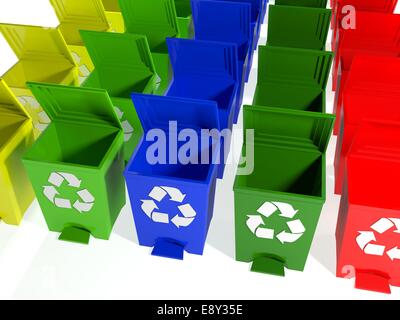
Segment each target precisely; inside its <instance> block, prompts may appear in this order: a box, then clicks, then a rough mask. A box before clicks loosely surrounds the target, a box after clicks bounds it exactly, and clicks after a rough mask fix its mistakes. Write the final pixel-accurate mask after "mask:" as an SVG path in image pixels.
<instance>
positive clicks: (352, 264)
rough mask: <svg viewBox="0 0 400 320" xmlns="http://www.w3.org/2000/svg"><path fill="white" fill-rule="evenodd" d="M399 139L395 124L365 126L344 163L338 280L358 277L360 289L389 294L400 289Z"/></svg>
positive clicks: (398, 131) (339, 221) (337, 233)
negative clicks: (398, 287) (399, 228)
mask: <svg viewBox="0 0 400 320" xmlns="http://www.w3.org/2000/svg"><path fill="white" fill-rule="evenodd" d="M399 134H400V126H399V122H393V121H390V122H388V123H385V121H379V122H378V121H376V122H370V121H369V122H364V123H363V125H362V126H361V127H360V129H359V130H358V133H357V135H356V137H355V138H354V142H353V145H352V146H351V149H350V151H349V154H348V157H347V162H346V170H345V177H346V178H345V184H344V185H345V188H344V194H343V197H342V200H341V204H340V210H339V217H338V224H337V229H336V242H337V276H338V277H346V278H352V277H356V287H357V288H359V289H367V290H374V291H380V292H385V293H390V285H394V286H399V285H400V272H399V270H400V269H399V264H400V255H399V253H400V252H399V250H398V227H399V221H400V215H399V209H400V204H399V200H398V197H397V182H396V181H398V180H397V179H398V178H399V176H400V168H399V156H398V155H399V147H400V145H399V141H400V139H399ZM366 173H368V174H366Z"/></svg>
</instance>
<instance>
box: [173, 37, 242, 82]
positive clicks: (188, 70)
mask: <svg viewBox="0 0 400 320" xmlns="http://www.w3.org/2000/svg"><path fill="white" fill-rule="evenodd" d="M167 45H168V52H169V56H170V59H171V64H172V67H173V70H174V75H175V76H177V75H178V76H185V75H203V76H224V77H227V78H231V79H233V80H235V81H237V80H238V57H237V49H236V45H234V44H230V43H226V42H216V41H201V40H190V39H177V38H168V39H167Z"/></svg>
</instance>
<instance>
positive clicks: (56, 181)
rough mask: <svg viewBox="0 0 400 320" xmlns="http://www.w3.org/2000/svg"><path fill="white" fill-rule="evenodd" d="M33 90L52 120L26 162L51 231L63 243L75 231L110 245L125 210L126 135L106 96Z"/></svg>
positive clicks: (36, 87) (80, 91)
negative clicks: (102, 240) (61, 238)
mask: <svg viewBox="0 0 400 320" xmlns="http://www.w3.org/2000/svg"><path fill="white" fill-rule="evenodd" d="M30 88H31V89H32V91H33V93H34V94H35V96H36V98H37V99H38V100H39V101H40V102H41V103H42V105H43V108H44V109H45V110H46V111H47V113H48V114H49V117H50V118H51V119H52V123H51V124H50V125H49V127H48V128H47V129H46V131H45V132H44V133H43V135H42V138H41V139H40V140H38V141H37V142H36V143H35V144H34V145H33V147H32V148H31V149H30V151H29V152H28V153H27V154H26V155H25V156H24V159H23V161H24V164H25V167H26V168H27V171H28V174H29V177H30V179H31V182H32V186H33V188H34V190H35V193H36V197H37V199H38V202H39V204H40V207H41V208H42V212H43V215H44V217H45V220H46V223H47V225H48V227H49V230H51V231H55V232H61V233H62V234H61V236H62V237H63V239H65V237H64V235H63V233H68V232H69V231H70V230H71V228H74V229H77V230H81V231H82V232H85V233H86V234H87V235H88V236H89V235H90V234H91V235H93V236H94V237H96V238H99V239H105V240H106V239H108V238H109V236H110V233H111V230H112V226H113V224H114V222H115V220H116V218H117V217H118V214H119V212H120V210H121V209H122V207H123V206H124V205H125V184H124V179H123V170H124V158H123V151H122V145H123V132H122V128H121V125H120V122H119V120H118V117H117V114H116V113H115V111H114V108H113V105H112V103H111V100H110V98H109V97H108V94H107V92H106V91H105V90H96V89H84V88H73V87H64V86H55V85H46V84H38V83H32V84H31V85H30ZM49 146H51V147H52V148H51V149H49ZM66 240H70V241H77V242H80V241H79V240H78V239H75V238H73V237H72V238H71V239H66ZM87 241H88V238H87ZM87 241H85V242H87Z"/></svg>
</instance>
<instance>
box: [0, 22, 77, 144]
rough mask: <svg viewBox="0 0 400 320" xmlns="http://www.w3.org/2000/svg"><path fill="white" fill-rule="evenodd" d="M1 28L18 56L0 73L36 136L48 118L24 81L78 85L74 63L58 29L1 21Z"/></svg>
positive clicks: (43, 127) (47, 121)
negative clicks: (21, 106) (25, 112)
mask: <svg viewBox="0 0 400 320" xmlns="http://www.w3.org/2000/svg"><path fill="white" fill-rule="evenodd" d="M0 32H1V33H2V34H3V36H4V38H5V39H6V41H7V42H8V44H9V45H10V47H11V48H12V50H13V51H14V53H15V55H16V56H17V58H18V62H17V63H16V64H15V65H14V66H12V67H11V68H10V69H9V70H8V71H7V72H6V73H5V74H4V75H3V76H2V77H3V78H4V80H5V81H6V83H7V84H8V86H9V87H10V88H11V90H12V91H13V93H14V94H15V95H16V97H17V98H18V100H19V101H20V103H21V104H22V105H23V106H24V107H25V109H26V110H27V111H28V113H29V115H30V116H31V118H32V121H33V125H34V133H35V137H36V138H37V137H38V136H39V135H40V133H41V132H43V130H44V129H45V128H46V126H47V125H48V124H49V119H48V117H47V115H46V113H45V112H44V111H43V109H42V108H41V106H40V104H39V103H38V102H37V101H36V99H35V98H34V97H33V95H32V94H31V92H30V91H29V89H27V88H26V82H27V81H39V82H49V83H55V84H65V85H77V84H78V68H77V65H76V64H75V61H74V59H73V57H72V55H71V52H70V51H69V49H68V47H67V44H66V43H65V41H64V39H63V37H62V35H61V33H60V31H59V30H57V29H53V28H42V27H35V26H23V25H12V24H0Z"/></svg>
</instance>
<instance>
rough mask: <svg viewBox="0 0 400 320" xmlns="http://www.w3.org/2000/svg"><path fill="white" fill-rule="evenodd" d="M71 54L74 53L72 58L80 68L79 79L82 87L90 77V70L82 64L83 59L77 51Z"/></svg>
mask: <svg viewBox="0 0 400 320" xmlns="http://www.w3.org/2000/svg"><path fill="white" fill-rule="evenodd" d="M71 53H72V57H73V58H74V60H75V62H76V63H77V64H78V66H79V77H78V78H79V84H80V85H81V84H82V83H84V82H85V80H86V79H87V78H88V77H89V75H90V70H89V68H88V67H87V65H86V64H81V60H82V59H81V56H80V55H79V54H78V53H76V52H75V51H73V52H71Z"/></svg>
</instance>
